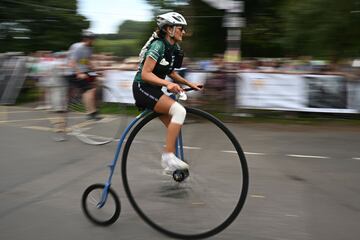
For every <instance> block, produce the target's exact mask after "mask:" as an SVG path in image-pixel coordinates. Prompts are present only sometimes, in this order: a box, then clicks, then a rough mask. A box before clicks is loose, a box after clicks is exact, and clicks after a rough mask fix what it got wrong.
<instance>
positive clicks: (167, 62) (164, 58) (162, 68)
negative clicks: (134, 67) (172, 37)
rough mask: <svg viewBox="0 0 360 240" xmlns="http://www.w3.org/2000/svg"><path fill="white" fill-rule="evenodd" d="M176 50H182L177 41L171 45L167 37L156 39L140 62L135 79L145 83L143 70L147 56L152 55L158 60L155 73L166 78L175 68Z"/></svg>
mask: <svg viewBox="0 0 360 240" xmlns="http://www.w3.org/2000/svg"><path fill="white" fill-rule="evenodd" d="M176 51H180V47H179V45H178V44H176V43H175V44H174V45H171V44H170V43H169V42H168V41H167V40H166V39H160V38H156V39H154V40H153V42H152V43H151V44H150V45H149V47H148V50H147V51H146V53H145V56H144V60H143V61H142V62H141V63H140V64H139V68H138V71H137V73H136V75H135V79H134V81H135V82H140V83H144V81H143V80H142V79H141V71H142V68H143V66H144V62H145V59H146V58H147V57H151V58H152V59H154V60H155V61H156V65H155V68H154V70H153V73H154V74H155V75H156V76H158V77H159V78H162V79H165V77H166V75H168V74H170V73H171V72H172V71H173V70H174V60H175V52H176Z"/></svg>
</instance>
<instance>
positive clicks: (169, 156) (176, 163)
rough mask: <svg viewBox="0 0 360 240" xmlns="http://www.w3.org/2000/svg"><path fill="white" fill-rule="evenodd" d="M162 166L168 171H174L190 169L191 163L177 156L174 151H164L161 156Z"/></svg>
mask: <svg viewBox="0 0 360 240" xmlns="http://www.w3.org/2000/svg"><path fill="white" fill-rule="evenodd" d="M161 166H162V167H163V168H164V171H166V172H174V171H175V170H178V169H189V165H188V164H187V163H186V162H184V161H182V160H181V159H179V158H177V157H176V156H175V154H174V153H163V154H162V156H161Z"/></svg>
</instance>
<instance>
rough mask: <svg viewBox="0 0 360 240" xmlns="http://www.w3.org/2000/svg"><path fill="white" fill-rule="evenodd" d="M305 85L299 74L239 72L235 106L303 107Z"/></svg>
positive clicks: (305, 98) (305, 99)
mask: <svg viewBox="0 0 360 240" xmlns="http://www.w3.org/2000/svg"><path fill="white" fill-rule="evenodd" d="M306 87H307V86H306V83H305V81H304V78H302V77H301V75H291V74H274V73H239V78H238V81H237V87H236V89H237V97H236V103H237V107H246V108H263V109H269V108H271V109H274V108H284V109H299V108H304V107H306V105H307V95H306V91H305V89H306Z"/></svg>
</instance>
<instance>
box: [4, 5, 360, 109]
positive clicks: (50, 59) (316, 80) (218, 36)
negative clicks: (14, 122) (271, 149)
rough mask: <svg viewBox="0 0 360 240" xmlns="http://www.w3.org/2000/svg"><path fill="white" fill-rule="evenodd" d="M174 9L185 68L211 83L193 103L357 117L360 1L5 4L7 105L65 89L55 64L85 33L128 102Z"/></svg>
mask: <svg viewBox="0 0 360 240" xmlns="http://www.w3.org/2000/svg"><path fill="white" fill-rule="evenodd" d="M168 11H177V12H180V13H181V14H183V15H184V16H185V17H186V19H187V21H188V25H189V26H188V28H187V32H186V38H185V39H184V41H183V42H182V43H181V46H182V48H183V49H184V51H185V60H184V64H183V68H182V69H179V71H181V73H182V74H184V75H185V77H187V78H188V79H189V80H190V81H194V82H198V83H202V84H204V85H205V90H204V91H203V92H202V93H201V94H194V96H193V99H192V102H190V104H194V105H196V106H202V107H204V108H207V109H208V110H216V111H217V112H224V113H228V114H229V113H231V114H232V115H236V114H238V115H244V114H243V113H244V112H246V113H248V112H249V111H250V112H251V109H252V110H254V109H257V110H274V111H295V112H312V113H337V114H348V113H351V114H352V116H357V113H359V110H360V97H359V95H360V94H359V93H360V86H359V72H360V70H359V69H360V44H359V41H358V39H359V38H360V28H359V27H358V26H359V25H360V1H358V0H345V1H336V0H317V1H313V0H304V1H293V0H276V1H268V0H248V1H237V0H222V1H215V0H197V1H191V0H177V1H176V0H136V1H131V2H130V3H128V2H127V1H114V0H105V1H102V2H99V1H95V0H78V1H76V0H68V1H63V2H59V1H54V0H41V1H33V0H15V1H12V0H1V5H0V53H1V54H0V100H1V101H0V102H1V104H10V105H11V104H16V103H18V104H19V103H24V102H34V101H38V100H39V99H45V100H42V101H43V102H42V103H41V102H40V103H39V105H40V106H41V105H44V106H47V105H50V103H49V100H46V92H47V89H48V88H51V87H57V86H61V85H64V84H65V81H62V80H61V79H60V80H59V78H57V79H55V80H54V79H53V75H54V74H57V75H59V71H55V70H54V67H55V68H59V66H60V65H62V68H64V66H65V65H66V57H67V51H68V49H69V47H70V45H71V44H73V43H75V42H78V41H80V39H81V33H82V31H83V30H91V31H93V32H94V33H95V34H96V36H97V38H96V41H95V43H94V53H95V54H94V56H93V57H94V59H93V60H94V66H95V67H97V68H100V69H103V70H104V69H105V70H106V69H108V71H105V72H106V73H107V74H105V81H112V82H113V81H115V82H117V83H116V84H115V85H116V86H120V87H121V90H119V92H120V91H122V92H126V91H127V92H128V95H129V96H130V97H129V99H128V100H122V101H125V102H131V101H132V100H131V99H130V98H131V87H130V86H131V82H132V80H133V75H134V74H135V71H136V70H137V65H138V54H139V51H140V49H141V47H142V46H143V45H144V43H145V42H146V41H147V39H148V38H149V36H150V35H151V33H152V32H153V31H154V29H155V27H156V25H155V21H154V16H156V15H158V14H161V13H164V12H168ZM129 71H130V72H131V73H129ZM60 78H61V76H60ZM44 92H45V93H44ZM44 94H45V97H44V96H42V97H41V96H40V95H44ZM50 97H51V96H50ZM50 97H48V98H50ZM44 101H45V102H44ZM46 101H47V102H46ZM104 101H107V100H106V98H105V99H104ZM108 101H109V100H108ZM113 101H114V100H113ZM245 109H247V110H246V111H245ZM272 113H273V112H270V114H272ZM245 115H246V114H245ZM342 116H343V115H342Z"/></svg>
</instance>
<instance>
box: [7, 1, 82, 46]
mask: <svg viewBox="0 0 360 240" xmlns="http://www.w3.org/2000/svg"><path fill="white" fill-rule="evenodd" d="M0 2H1V5H0V33H1V35H0V52H4V51H23V52H30V51H35V50H53V51H56V50H63V49H67V48H68V47H69V45H70V44H71V43H72V42H74V41H77V40H79V39H80V35H81V30H82V29H86V28H88V27H89V22H88V21H87V20H86V19H85V17H83V16H81V15H78V14H77V13H76V11H77V1H76V0H69V1H56V0H38V1H36V2H35V1H31V0H21V1H12V0H0Z"/></svg>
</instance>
